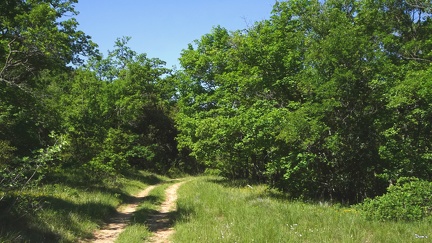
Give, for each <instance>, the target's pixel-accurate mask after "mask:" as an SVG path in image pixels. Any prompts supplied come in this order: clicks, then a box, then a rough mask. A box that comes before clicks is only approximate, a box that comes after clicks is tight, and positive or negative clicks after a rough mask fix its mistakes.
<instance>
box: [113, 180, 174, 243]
mask: <svg viewBox="0 0 432 243" xmlns="http://www.w3.org/2000/svg"><path fill="white" fill-rule="evenodd" d="M170 185H172V183H166V184H163V185H161V186H158V187H156V188H155V189H153V190H152V191H151V192H150V193H149V195H148V196H147V197H146V198H145V200H144V201H143V202H142V203H141V204H140V205H139V206H138V208H137V211H136V212H135V213H134V215H133V217H132V219H131V223H130V225H129V226H127V227H126V229H125V230H124V231H123V232H122V233H121V234H120V235H119V237H118V238H117V240H116V241H115V242H116V243H123V242H124V243H133V242H143V241H144V240H145V239H148V238H149V237H150V236H151V234H152V232H151V231H150V230H149V228H148V226H147V225H148V219H149V216H150V215H152V214H155V213H157V211H158V209H159V207H160V205H161V204H162V202H164V200H165V189H167V187H168V186H170Z"/></svg>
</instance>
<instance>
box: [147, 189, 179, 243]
mask: <svg viewBox="0 0 432 243" xmlns="http://www.w3.org/2000/svg"><path fill="white" fill-rule="evenodd" d="M185 182H186V181H182V182H178V183H176V184H174V185H172V186H170V187H168V188H167V189H166V190H165V195H166V196H165V197H166V199H165V201H164V202H163V203H162V205H161V207H160V209H159V211H158V213H156V214H154V215H152V216H151V217H150V218H149V224H148V227H149V229H150V230H151V231H152V232H153V233H154V235H153V236H152V237H151V238H150V239H149V241H148V242H156V243H168V242H170V240H169V238H170V236H171V235H172V234H173V233H174V229H173V228H172V222H171V220H172V219H171V217H170V214H172V213H173V212H175V211H176V210H177V204H176V201H177V190H178V188H179V187H180V186H181V185H183V183H185Z"/></svg>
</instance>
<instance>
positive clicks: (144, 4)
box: [75, 0, 276, 68]
mask: <svg viewBox="0 0 432 243" xmlns="http://www.w3.org/2000/svg"><path fill="white" fill-rule="evenodd" d="M275 1H276V0H177V1H176V0H153V1H150V0H80V1H79V2H78V3H77V4H76V5H75V10H77V11H78V12H79V14H78V16H75V18H76V19H77V21H78V23H79V27H78V29H79V30H82V31H84V32H85V33H86V34H87V35H90V36H91V37H92V40H93V41H94V42H96V43H97V44H98V45H99V50H100V51H101V52H102V53H104V55H106V54H107V51H108V50H113V46H114V42H115V40H116V39H117V38H120V37H123V36H130V37H132V39H131V40H130V41H129V44H128V46H129V47H131V48H132V50H134V51H136V52H137V53H139V54H140V53H147V57H149V58H159V59H161V60H163V61H165V62H167V67H168V68H172V67H173V66H176V67H177V68H180V64H179V62H178V58H179V57H180V53H181V51H182V50H183V49H186V48H187V47H188V44H189V43H192V42H193V41H194V40H196V39H199V38H200V37H201V36H203V35H205V34H207V33H210V32H211V29H212V28H213V27H216V26H218V25H220V26H221V27H224V28H226V29H228V30H230V31H235V30H239V29H246V28H248V26H252V25H253V24H254V23H255V22H256V21H261V20H264V19H269V18H270V15H271V10H272V7H273V5H274V3H275Z"/></svg>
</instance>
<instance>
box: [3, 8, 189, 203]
mask: <svg viewBox="0 0 432 243" xmlns="http://www.w3.org/2000/svg"><path fill="white" fill-rule="evenodd" d="M76 2H77V1H75V0H41V1H2V2H1V3H0V12H1V15H0V31H1V39H0V201H1V200H2V199H3V198H4V197H8V196H10V195H13V194H14V192H16V191H17V190H18V191H19V190H22V189H23V188H24V187H28V186H30V185H33V186H35V185H37V182H39V181H41V180H45V181H48V182H49V181H52V180H55V181H62V180H67V178H70V177H71V176H72V175H79V178H81V179H82V180H85V181H88V182H89V183H91V181H99V180H101V179H103V178H111V179H112V178H115V177H116V176H118V175H121V174H122V173H126V172H128V171H130V170H131V169H147V170H151V171H154V172H158V173H161V174H167V173H178V171H180V169H181V171H182V172H188V173H194V172H195V173H196V172H197V171H196V170H197V166H194V165H195V164H194V163H195V161H194V160H193V159H188V156H187V154H188V153H187V152H181V151H180V152H179V151H178V149H177V143H176V141H175V137H176V135H177V129H176V128H175V126H174V120H173V118H174V114H175V112H176V91H175V85H174V83H175V79H174V78H173V77H174V76H173V74H172V71H171V70H169V69H167V68H165V67H164V66H165V63H164V62H163V61H161V60H159V59H156V58H154V59H151V58H148V57H147V56H146V55H145V54H137V53H136V52H134V51H133V50H131V49H130V48H129V47H127V41H128V40H129V38H120V39H118V40H117V42H116V43H115V47H114V50H113V51H110V52H109V54H108V55H107V56H106V57H104V56H103V55H101V54H100V53H99V51H98V50H97V45H96V44H95V43H93V42H92V41H91V38H90V36H87V35H86V34H85V33H83V32H82V31H79V30H78V23H77V21H76V20H75V19H74V18H70V17H69V16H73V15H74V14H76V13H75V11H74V6H73V4H74V3H76ZM182 154H184V156H183V155H182ZM182 157H185V159H182ZM189 162H190V164H187V163H189ZM74 178H76V177H74ZM35 183H36V184H35Z"/></svg>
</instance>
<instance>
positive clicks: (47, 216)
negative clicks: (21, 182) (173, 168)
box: [0, 172, 164, 242]
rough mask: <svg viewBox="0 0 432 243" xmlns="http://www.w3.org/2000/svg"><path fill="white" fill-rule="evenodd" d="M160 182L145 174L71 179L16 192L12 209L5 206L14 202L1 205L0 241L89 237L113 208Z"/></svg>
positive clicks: (66, 240)
mask: <svg viewBox="0 0 432 243" xmlns="http://www.w3.org/2000/svg"><path fill="white" fill-rule="evenodd" d="M162 180H164V178H162V177H159V176H156V175H153V174H151V173H146V172H137V173H134V174H130V175H128V176H127V177H124V178H117V179H115V180H111V181H108V180H105V181H103V182H100V183H95V184H93V183H86V182H85V181H82V180H79V179H77V180H74V178H73V176H71V177H69V178H65V179H64V180H63V181H61V183H60V182H59V183H55V184H45V185H43V186H41V187H38V188H33V189H31V190H26V191H22V192H19V193H18V194H17V196H18V197H19V198H21V200H19V203H18V204H15V205H14V207H13V210H10V209H8V207H9V206H10V205H12V204H13V203H14V200H12V199H10V200H3V201H1V202H0V203H1V204H2V205H0V242H77V241H78V240H79V239H83V238H91V236H92V233H93V231H94V230H96V229H97V228H98V227H100V225H101V224H102V223H103V222H104V220H106V219H107V218H108V217H109V216H110V215H112V213H114V212H115V209H116V207H118V206H119V205H120V204H121V203H124V202H128V200H130V199H131V195H133V194H135V193H137V192H138V191H140V190H142V189H144V188H145V187H147V186H148V185H150V184H156V183H158V182H160V181H162ZM59 181H60V180H59ZM9 208H10V207H9ZM29 208H31V209H29Z"/></svg>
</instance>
